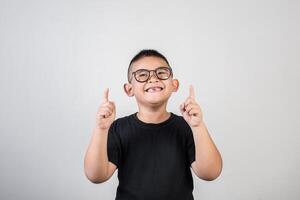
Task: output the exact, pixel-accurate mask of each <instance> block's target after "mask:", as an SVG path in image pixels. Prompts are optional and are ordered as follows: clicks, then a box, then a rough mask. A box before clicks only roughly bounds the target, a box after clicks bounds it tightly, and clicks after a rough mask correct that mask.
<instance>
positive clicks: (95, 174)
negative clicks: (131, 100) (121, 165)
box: [84, 88, 117, 183]
mask: <svg viewBox="0 0 300 200" xmlns="http://www.w3.org/2000/svg"><path fill="white" fill-rule="evenodd" d="M108 93H109V89H108V88H107V89H106V90H105V91H104V96H103V102H102V104H101V106H100V107H99V109H98V111H97V115H96V122H97V123H96V127H95V128H94V130H93V134H92V139H91V142H90V144H89V147H88V149H87V152H86V155H85V158H84V171H85V175H86V176H87V178H88V179H89V180H90V181H92V182H93V183H102V182H105V181H106V180H108V179H109V178H110V177H111V176H112V175H113V173H114V171H115V170H116V168H117V167H116V165H114V164H113V163H111V162H109V161H108V155H107V139H108V134H109V128H110V126H111V125H112V123H113V121H114V119H115V116H116V108H115V103H114V102H112V101H109V100H108Z"/></svg>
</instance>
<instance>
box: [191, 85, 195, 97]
mask: <svg viewBox="0 0 300 200" xmlns="http://www.w3.org/2000/svg"><path fill="white" fill-rule="evenodd" d="M190 97H192V98H195V91H194V87H193V86H192V85H190Z"/></svg>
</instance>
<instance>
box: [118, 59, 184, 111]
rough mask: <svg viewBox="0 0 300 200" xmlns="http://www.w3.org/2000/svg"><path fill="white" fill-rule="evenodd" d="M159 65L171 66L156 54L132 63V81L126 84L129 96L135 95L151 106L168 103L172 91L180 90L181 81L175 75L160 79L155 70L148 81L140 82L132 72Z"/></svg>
mask: <svg viewBox="0 0 300 200" xmlns="http://www.w3.org/2000/svg"><path fill="white" fill-rule="evenodd" d="M159 67H169V66H168V64H167V63H166V61H164V60H163V59H161V58H159V57H154V56H148V57H143V58H141V59H139V60H137V61H135V62H134V63H132V66H131V71H130V72H129V78H130V80H131V82H130V83H126V84H124V90H125V92H126V94H127V95H128V96H135V98H136V100H137V102H138V103H139V104H143V105H148V106H151V105H160V104H163V103H166V102H167V100H168V99H169V97H170V96H171V94H172V92H176V91H177V90H178V86H179V82H178V80H177V79H173V75H171V76H170V77H169V78H168V79H166V80H160V79H158V78H157V76H156V74H155V72H154V71H151V72H150V77H149V79H148V80H147V81H145V82H138V81H137V80H136V79H135V77H134V75H133V74H132V72H135V71H137V70H139V69H147V70H155V69H157V68H159ZM150 88H152V89H150ZM158 88H162V89H161V90H160V89H158ZM149 89H150V90H149Z"/></svg>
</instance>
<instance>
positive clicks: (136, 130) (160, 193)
mask: <svg viewBox="0 0 300 200" xmlns="http://www.w3.org/2000/svg"><path fill="white" fill-rule="evenodd" d="M136 114H137V113H134V114H131V115H129V116H125V117H122V118H118V119H116V120H115V121H114V122H113V123H112V125H111V126H110V128H109V133H108V142H107V152H108V160H109V161H110V162H112V163H114V164H115V165H116V166H117V167H118V179H119V185H118V188H117V192H116V198H115V199H116V200H177V199H178V200H193V199H194V198H193V189H194V185H193V177H192V174H191V168H190V167H191V164H192V162H193V161H194V160H195V144H194V138H193V133H192V130H191V128H190V126H189V125H188V124H187V122H186V121H185V120H184V119H183V117H182V116H178V115H176V114H174V113H172V112H171V113H170V114H171V115H170V117H169V118H168V119H167V120H165V121H163V122H161V123H158V124H155V123H145V122H143V121H141V120H139V119H138V117H137V116H136Z"/></svg>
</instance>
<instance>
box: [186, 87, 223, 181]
mask: <svg viewBox="0 0 300 200" xmlns="http://www.w3.org/2000/svg"><path fill="white" fill-rule="evenodd" d="M180 112H181V114H182V116H183V118H184V119H185V120H186V122H187V123H188V124H189V125H190V127H191V129H192V132H193V138H194V143H195V161H194V162H193V163H192V168H193V171H194V172H195V174H196V175H197V176H198V177H199V178H201V179H203V180H207V181H212V180H214V179H216V178H217V177H218V176H219V175H220V174H221V171H222V158H221V155H220V153H219V151H218V149H217V147H216V145H215V144H214V142H213V140H212V139H211V137H210V135H209V133H208V131H207V128H206V125H205V124H204V121H203V114H202V111H201V108H200V106H199V104H198V103H197V102H196V99H195V92H194V88H193V86H192V85H191V86H190V94H189V97H188V98H187V99H186V100H185V102H184V103H183V104H181V105H180Z"/></svg>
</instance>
